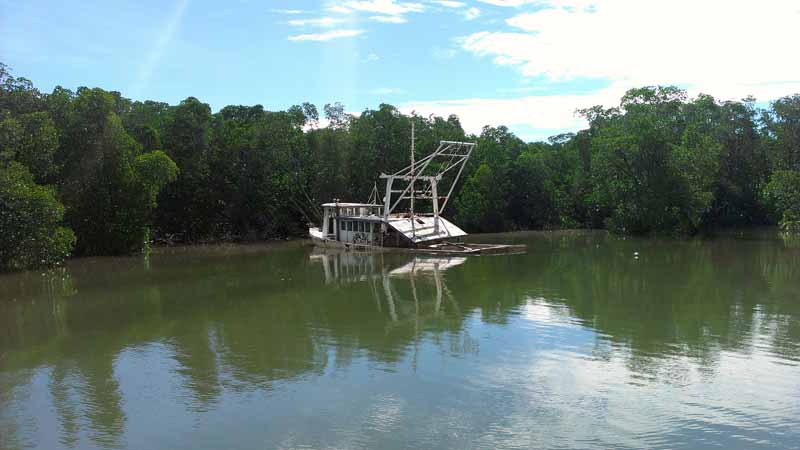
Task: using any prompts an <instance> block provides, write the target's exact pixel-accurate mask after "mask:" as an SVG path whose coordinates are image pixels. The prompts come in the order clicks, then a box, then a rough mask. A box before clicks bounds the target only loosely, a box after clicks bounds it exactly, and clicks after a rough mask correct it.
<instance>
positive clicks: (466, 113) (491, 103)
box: [401, 87, 624, 133]
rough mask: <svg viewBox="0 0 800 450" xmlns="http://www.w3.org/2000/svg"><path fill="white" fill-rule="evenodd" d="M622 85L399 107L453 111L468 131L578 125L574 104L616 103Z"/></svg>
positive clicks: (441, 113)
mask: <svg viewBox="0 0 800 450" xmlns="http://www.w3.org/2000/svg"><path fill="white" fill-rule="evenodd" d="M623 93H624V89H620V88H619V87H609V88H606V89H603V90H600V91H598V92H595V93H592V94H572V95H533V96H526V97H520V98H512V99H492V98H468V99H462V100H443V101H422V102H410V103H408V104H406V105H403V106H402V107H401V110H402V111H403V112H406V113H410V112H411V111H417V112H418V113H420V114H423V115H428V114H435V115H439V116H443V117H447V116H448V115H450V114H455V115H457V116H458V117H459V119H461V125H462V126H463V127H464V129H465V130H466V131H467V132H468V133H480V131H481V129H482V128H483V126H484V125H492V126H499V125H506V126H509V127H513V126H515V125H524V126H528V127H531V128H535V129H547V130H551V129H558V130H560V129H579V128H581V127H583V126H585V122H584V121H583V119H581V118H579V117H577V116H576V115H575V110H576V109H577V108H584V107H590V106H593V105H597V104H603V105H615V104H617V103H619V98H620V97H621V96H622V94H623Z"/></svg>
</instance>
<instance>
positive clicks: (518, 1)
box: [478, 0, 541, 7]
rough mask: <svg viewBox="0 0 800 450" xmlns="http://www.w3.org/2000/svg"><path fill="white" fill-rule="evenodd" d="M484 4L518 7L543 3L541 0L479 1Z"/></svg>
mask: <svg viewBox="0 0 800 450" xmlns="http://www.w3.org/2000/svg"><path fill="white" fill-rule="evenodd" d="M478 1H479V2H482V3H488V4H490V5H494V6H506V7H517V6H522V5H525V4H527V3H541V1H540V0H478Z"/></svg>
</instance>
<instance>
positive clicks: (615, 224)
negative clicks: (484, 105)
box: [0, 64, 800, 270]
mask: <svg viewBox="0 0 800 450" xmlns="http://www.w3.org/2000/svg"><path fill="white" fill-rule="evenodd" d="M587 106H590V105H587ZM321 111H322V116H323V118H324V123H326V126H324V127H321V126H320V121H321V119H320V111H319V110H318V109H317V107H316V106H315V105H313V104H310V103H307V102H306V103H301V104H298V105H295V106H292V107H289V108H287V109H286V110H285V111H268V110H266V109H265V108H264V107H263V106H262V105H254V106H242V105H231V106H226V107H224V108H222V109H221V110H220V111H218V112H213V111H212V110H211V107H210V106H209V105H208V104H206V103H203V102H202V101H201V100H199V99H197V98H195V97H189V98H187V99H185V100H183V101H182V102H180V103H179V104H177V105H169V104H166V103H163V102H157V101H133V100H130V99H128V98H125V97H124V96H122V95H121V94H120V93H119V92H109V91H104V90H102V89H99V88H87V87H79V88H78V89H77V90H75V91H71V90H69V89H65V88H62V87H60V86H58V87H56V88H55V89H53V91H52V92H50V93H42V92H40V91H39V90H38V89H36V88H35V87H34V86H33V84H32V83H31V82H30V81H29V80H27V79H25V78H22V77H14V76H13V75H12V74H11V72H10V70H9V69H8V68H7V66H5V65H3V64H0V193H2V197H0V224H1V225H2V230H0V231H2V232H1V233H0V235H2V237H1V238H0V239H2V240H1V241H0V269H4V270H13V269H23V268H27V267H38V266H41V265H50V264H53V263H57V262H58V261H60V260H61V259H63V258H64V257H65V256H66V255H67V254H70V253H71V254H76V255H118V254H131V253H135V252H138V251H140V250H141V249H142V248H143V247H144V246H145V245H146V243H147V242H149V241H150V240H152V239H157V240H162V241H167V242H205V241H216V240H254V239H271V238H282V237H289V236H298V235H302V234H304V233H305V230H306V225H307V224H308V223H309V222H316V221H318V220H319V218H320V217H319V204H320V203H323V202H327V201H330V200H331V199H334V198H340V199H343V200H349V201H364V200H366V199H367V197H368V196H369V194H370V192H371V190H372V188H373V183H374V182H375V181H376V178H377V176H378V175H379V174H380V173H381V172H385V173H390V172H393V171H395V170H398V169H400V168H402V167H404V166H405V165H407V163H408V159H409V146H410V141H411V126H412V122H413V123H414V126H415V132H416V133H415V134H416V151H417V152H418V154H417V155H416V156H417V158H418V159H419V158H422V157H424V156H425V154H426V153H427V152H429V151H430V150H431V149H432V148H434V147H435V146H436V144H437V143H438V141H439V140H458V141H463V140H468V141H474V142H477V146H476V147H475V150H474V152H473V156H472V158H471V159H470V161H469V163H468V166H467V168H466V170H465V177H464V180H463V182H462V183H461V186H459V187H458V188H457V190H456V192H457V198H456V199H455V200H454V201H453V202H451V203H450V204H449V205H448V211H445V212H444V213H445V214H446V215H451V216H453V217H454V219H455V220H456V222H457V223H458V224H459V225H461V226H463V227H465V228H466V229H467V231H483V232H492V231H505V230H519V229H535V228H565V227H573V228H574V227H587V228H608V229H611V230H613V231H616V232H621V233H689V234H691V233H697V232H701V231H708V230H714V229H716V228H719V227H726V226H752V225H762V224H770V223H779V222H780V224H781V225H782V226H783V227H784V228H786V229H796V228H798V225H797V224H798V223H800V203H798V202H800V195H799V194H798V193H799V192H800V95H793V96H787V97H784V98H781V99H779V100H777V101H775V102H773V103H772V104H771V105H770V106H769V107H768V108H763V109H761V108H758V107H756V104H755V102H754V101H753V99H743V100H741V101H719V100H717V99H714V98H713V97H710V96H708V95H700V96H698V97H696V98H689V97H688V96H687V94H686V92H685V91H683V90H681V89H679V88H676V87H672V86H650V87H642V88H637V89H632V90H630V91H628V92H627V93H626V94H625V95H624V96H623V97H622V98H621V99H620V103H619V105H617V106H616V107H613V108H604V107H601V106H594V107H589V108H587V109H582V110H580V111H578V112H577V114H580V115H581V116H583V117H584V118H585V119H586V121H587V122H588V127H587V128H586V129H585V130H581V131H579V132H576V133H568V134H564V135H559V136H554V137H552V138H550V139H549V140H548V141H547V142H532V143H526V142H524V141H523V140H522V139H520V138H519V137H517V136H515V135H514V133H512V132H511V131H510V130H509V129H508V128H506V127H503V126H500V127H485V128H484V129H483V130H482V131H481V133H480V134H479V135H469V134H467V133H465V131H464V129H463V128H462V126H461V124H460V122H459V119H458V117H456V116H450V117H447V118H443V117H436V116H430V117H423V116H419V115H416V114H413V115H407V114H403V113H401V112H400V111H399V110H398V109H397V108H396V107H394V106H392V105H387V104H381V105H379V106H378V107H377V108H376V109H366V110H364V111H362V112H361V113H360V114H357V115H352V114H348V113H346V112H345V111H346V110H345V107H344V106H343V105H342V104H340V103H334V104H327V105H324V106H323V107H322V109H321ZM532 120H533V119H532Z"/></svg>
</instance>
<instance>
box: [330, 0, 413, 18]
mask: <svg viewBox="0 0 800 450" xmlns="http://www.w3.org/2000/svg"><path fill="white" fill-rule="evenodd" d="M337 7H338V8H339V9H342V10H343V9H347V10H352V11H361V12H367V13H373V14H383V15H387V16H399V15H403V14H407V13H412V12H415V13H418V12H422V11H424V10H425V5H423V4H421V3H411V2H397V1H395V0H352V1H346V2H343V3H341V4H340V5H336V6H332V7H331V8H337Z"/></svg>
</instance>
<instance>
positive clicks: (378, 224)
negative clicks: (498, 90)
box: [309, 122, 525, 254]
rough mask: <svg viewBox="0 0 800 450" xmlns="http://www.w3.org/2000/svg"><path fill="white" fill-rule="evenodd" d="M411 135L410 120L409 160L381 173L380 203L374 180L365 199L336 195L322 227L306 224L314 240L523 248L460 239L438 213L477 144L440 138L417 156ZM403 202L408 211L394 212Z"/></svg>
mask: <svg viewBox="0 0 800 450" xmlns="http://www.w3.org/2000/svg"><path fill="white" fill-rule="evenodd" d="M413 136H414V128H413V122H412V147H411V148H412V153H411V155H412V156H411V164H410V165H409V166H407V167H405V168H403V169H401V170H399V171H397V172H395V173H393V174H385V173H381V174H380V178H381V179H383V180H386V187H385V191H384V194H383V196H382V200H383V203H382V204H380V203H378V198H379V192H378V188H377V184H376V186H375V188H374V189H373V191H372V195H371V197H370V199H369V201H368V202H367V203H342V202H339V200H338V199H335V200H334V201H333V202H331V203H325V204H323V205H322V208H323V218H322V224H321V226H319V227H312V228H309V236H310V237H311V240H312V242H313V243H314V244H315V245H320V246H324V247H344V248H352V249H368V250H373V249H388V248H392V249H405V250H408V251H417V252H426V253H448V254H482V253H504V252H520V251H524V249H525V247H524V246H519V245H492V244H464V243H461V242H460V241H461V239H462V238H463V237H464V236H467V233H466V232H464V230H462V229H461V228H459V227H458V226H456V225H455V224H453V223H452V222H450V221H449V220H447V219H445V218H444V217H442V216H441V212H442V211H444V209H445V207H447V204H448V202H449V201H450V197H451V196H452V195H453V192H454V190H455V187H456V184H457V183H458V180H459V178H460V177H461V175H462V173H463V171H464V167H465V166H466V163H467V160H469V157H470V155H471V154H472V150H473V148H474V147H475V143H472V142H457V141H440V142H439V147H438V148H437V149H436V150H435V151H434V152H433V153H431V154H430V155H428V156H426V157H424V158H422V159H421V160H419V161H415V160H414V153H413V148H414V144H413V142H414V138H413ZM441 193H446V194H444V195H441ZM420 201H421V202H423V204H428V205H429V206H430V208H429V210H428V211H427V212H418V210H417V209H418V205H419V202H420ZM406 205H408V207H409V208H408V210H406V211H402V212H398V210H399V208H400V207H401V206H406ZM426 209H427V208H426ZM453 241H456V242H453Z"/></svg>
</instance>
